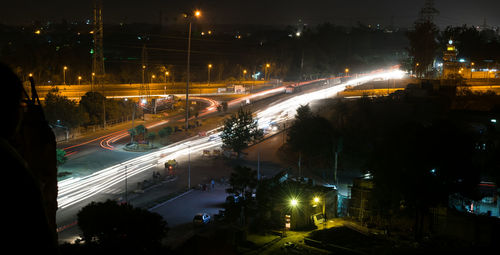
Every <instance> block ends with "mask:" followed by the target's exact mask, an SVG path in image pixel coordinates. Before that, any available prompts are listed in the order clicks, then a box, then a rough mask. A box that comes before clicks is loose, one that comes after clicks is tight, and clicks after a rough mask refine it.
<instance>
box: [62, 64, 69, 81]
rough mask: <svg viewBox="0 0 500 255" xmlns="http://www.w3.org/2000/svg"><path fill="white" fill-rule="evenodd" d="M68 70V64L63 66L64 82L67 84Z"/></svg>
mask: <svg viewBox="0 0 500 255" xmlns="http://www.w3.org/2000/svg"><path fill="white" fill-rule="evenodd" d="M66 70H68V67H67V66H64V67H63V84H64V85H66Z"/></svg>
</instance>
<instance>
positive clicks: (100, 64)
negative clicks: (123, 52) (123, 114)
mask: <svg viewBox="0 0 500 255" xmlns="http://www.w3.org/2000/svg"><path fill="white" fill-rule="evenodd" d="M93 37H94V38H93V39H94V47H93V52H92V77H93V80H94V83H95V85H97V87H99V86H100V87H101V90H102V95H103V96H104V97H103V100H102V109H103V113H102V122H103V128H104V129H106V96H105V94H104V48H103V40H104V33H103V23H102V0H94V30H93Z"/></svg>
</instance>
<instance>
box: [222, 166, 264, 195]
mask: <svg viewBox="0 0 500 255" xmlns="http://www.w3.org/2000/svg"><path fill="white" fill-rule="evenodd" d="M229 184H230V185H231V188H229V189H227V191H228V193H232V194H241V195H243V196H244V197H245V196H246V193H247V191H251V190H252V189H254V188H255V187H256V186H257V171H255V170H252V169H250V168H248V167H245V166H235V167H234V168H233V172H232V173H231V177H230V178H229Z"/></svg>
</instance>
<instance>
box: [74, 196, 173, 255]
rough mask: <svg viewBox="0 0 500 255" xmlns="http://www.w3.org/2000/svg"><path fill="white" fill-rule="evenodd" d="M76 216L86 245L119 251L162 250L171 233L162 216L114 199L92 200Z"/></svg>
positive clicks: (142, 252) (145, 252)
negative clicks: (162, 241)
mask: <svg viewBox="0 0 500 255" xmlns="http://www.w3.org/2000/svg"><path fill="white" fill-rule="evenodd" d="M77 217H78V226H79V227H80V229H81V231H82V238H83V241H85V244H86V245H97V246H99V247H100V248H102V250H106V251H113V253H117V254H120V253H121V252H125V253H126V254H133V253H136V254H151V253H153V252H155V251H157V250H158V249H160V247H161V240H162V238H163V237H165V235H166V234H167V232H168V225H167V222H166V221H165V220H163V218H162V217H161V215H159V214H157V213H152V212H150V211H148V210H145V209H141V208H134V207H132V205H130V204H117V203H116V202H113V201H111V200H107V201H105V202H92V203H90V204H89V205H87V206H85V207H83V208H82V209H81V210H80V211H79V212H78V214H77Z"/></svg>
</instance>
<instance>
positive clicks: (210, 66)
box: [207, 64, 212, 86]
mask: <svg viewBox="0 0 500 255" xmlns="http://www.w3.org/2000/svg"><path fill="white" fill-rule="evenodd" d="M211 69H212V64H208V82H207V84H208V86H210V70H211Z"/></svg>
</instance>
